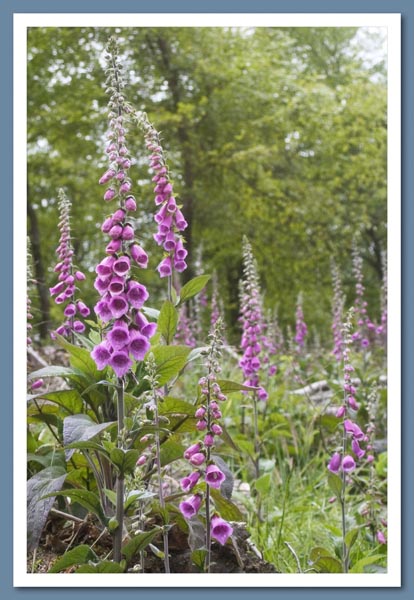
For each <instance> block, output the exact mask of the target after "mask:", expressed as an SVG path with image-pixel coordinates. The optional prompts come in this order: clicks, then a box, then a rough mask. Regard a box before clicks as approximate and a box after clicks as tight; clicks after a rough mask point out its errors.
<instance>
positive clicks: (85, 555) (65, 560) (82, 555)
mask: <svg viewBox="0 0 414 600" xmlns="http://www.w3.org/2000/svg"><path fill="white" fill-rule="evenodd" d="M97 559H98V557H97V555H96V554H95V552H94V551H93V550H92V549H91V548H90V547H89V546H87V545H86V544H82V545H80V546H77V547H76V548H73V549H72V550H69V551H68V552H66V553H65V554H64V555H63V556H62V557H61V558H59V559H58V560H57V561H56V562H55V563H54V564H53V565H52V567H51V568H50V569H49V571H48V573H60V572H61V571H64V570H65V569H67V568H69V567H73V565H83V564H85V563H87V562H88V561H89V560H92V561H96V560H97Z"/></svg>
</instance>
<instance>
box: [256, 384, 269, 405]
mask: <svg viewBox="0 0 414 600" xmlns="http://www.w3.org/2000/svg"><path fill="white" fill-rule="evenodd" d="M257 397H258V398H259V400H262V401H263V402H264V401H266V400H267V399H268V397H269V394H268V393H267V392H266V390H265V389H264V388H263V387H261V386H260V387H259V389H258V390H257Z"/></svg>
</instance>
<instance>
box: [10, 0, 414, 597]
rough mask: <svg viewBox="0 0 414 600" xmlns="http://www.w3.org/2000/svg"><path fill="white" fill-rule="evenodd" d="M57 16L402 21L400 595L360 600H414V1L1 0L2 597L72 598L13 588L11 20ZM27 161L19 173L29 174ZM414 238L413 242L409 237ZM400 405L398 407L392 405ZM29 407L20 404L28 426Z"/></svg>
mask: <svg viewBox="0 0 414 600" xmlns="http://www.w3.org/2000/svg"><path fill="white" fill-rule="evenodd" d="M42 12H45V13H49V12H50V13H57V12H78V13H82V12H84V13H85V12H88V13H93V12H117V13H122V12H134V13H139V12H142V13H145V12H152V13H153V12H160V13H163V12H176V13H185V12H193V13H194V12H217V13H220V12H222V13H223V12H254V13H260V12H271V13H278V12H280V13H285V12H289V13H299V12H311V13H322V12H326V13H338V12H347V13H373V12H375V13H380V12H383V13H401V15H402V225H401V234H402V246H401V249H402V305H401V321H402V411H403V412H402V414H403V417H402V498H403V500H402V588H401V589H397V588H396V589H390V588H375V589H368V588H365V589H359V591H358V594H360V595H361V596H363V597H364V598H367V599H371V598H372V599H374V598H387V599H389V598H394V597H395V598H399V599H401V600H403V599H405V598H408V597H411V594H412V592H413V591H414V579H413V568H412V564H413V563H412V561H413V556H414V553H413V537H414V527H413V510H412V506H413V500H414V498H413V488H414V486H413V468H412V459H413V456H414V452H413V435H412V433H413V432H412V427H413V424H414V419H413V397H414V394H413V368H412V365H413V364H414V357H413V340H414V328H413V306H414V302H413V300H414V297H413V256H414V253H413V236H412V227H413V224H414V218H413V197H414V194H413V169H412V164H413V139H414V136H413V133H414V129H413V111H412V107H413V105H414V96H413V72H414V70H413V54H412V47H413V24H414V4H413V2H412V0H375V2H374V1H372V0H347V1H345V0H290V1H289V2H286V0H198V2H197V3H196V2H194V0H151V2H149V1H148V0H147V1H145V0H117V2H116V3H115V4H114V3H112V2H111V1H110V0H59V1H56V0H55V1H52V0H14V1H13V0H9V1H7V0H0V60H1V75H2V77H1V91H0V94H1V104H0V106H1V110H0V124H1V126H0V131H1V132H2V136H1V144H0V156H1V161H0V165H1V171H2V185H1V188H0V205H1V213H0V214H1V235H0V256H1V257H2V260H1V262H0V265H1V277H2V286H1V287H2V290H1V294H0V319H1V321H0V322H1V329H0V331H1V334H0V356H1V361H0V373H1V378H0V381H1V387H0V399H1V404H2V407H1V408H2V418H1V419H0V427H1V435H0V450H1V457H2V461H3V463H2V472H1V480H2V490H3V491H2V493H1V494H0V532H1V533H0V535H1V544H0V557H1V559H0V590H1V592H2V597H3V598H5V599H6V600H9V598H11V599H16V600H17V598H19V597H20V598H21V597H24V596H27V595H29V596H30V597H32V598H34V599H39V600H40V599H41V598H42V599H43V598H46V599H47V598H50V597H52V596H53V597H54V596H55V594H58V596H59V597H60V598H62V600H66V599H67V600H69V599H70V598H71V597H72V594H73V590H71V589H65V588H58V589H57V588H41V589H40V588H36V589H31V588H25V589H19V588H13V581H12V547H13V529H12V515H13V486H12V476H13V468H12V464H13V463H12V442H13V439H12V427H11V424H12V419H13V401H12V398H13V381H12V369H13V360H12V343H13V342H12V340H13V329H12V323H13V293H12V292H13V264H12V256H13V227H12V225H13V200H12V199H13V160H12V156H13V153H12V149H13V138H12V122H13V120H12V115H13V93H12V90H13V86H12V83H13V63H12V57H13V45H12V42H13V29H12V25H13V14H14V13H42ZM24 164H25V159H24V157H22V161H21V166H22V168H24ZM410 234H411V235H410ZM393 400H394V401H395V402H398V401H399V399H398V398H395V399H393ZM23 406H24V402H23V399H22V418H23V415H24V411H23ZM114 591H115V588H112V589H102V588H99V589H93V588H77V589H76V592H75V593H76V595H78V597H80V595H81V594H82V595H83V594H87V596H88V598H91V599H94V598H96V599H98V598H108V597H110V596H112V595H113V593H114ZM118 591H119V592H120V593H121V594H122V595H123V596H124V597H126V598H127V597H129V598H133V597H135V596H136V594H145V597H150V599H151V600H159V599H163V598H167V597H168V599H169V600H178V599H179V598H180V599H182V600H186V599H187V598H188V599H190V598H191V597H192V596H193V595H194V594H196V595H197V598H198V600H204V599H206V600H207V598H208V597H209V596H210V595H211V593H214V594H216V593H217V592H219V593H220V594H223V595H225V597H226V599H228V600H233V599H236V597H237V598H239V599H240V600H242V599H244V598H246V599H247V598H248V597H250V595H251V593H252V591H253V590H252V589H251V588H250V589H243V588H237V589H229V588H226V589H224V588H218V589H215V590H214V592H212V591H211V590H210V589H199V588H197V589H194V588H182V589H178V588H176V589H162V588H150V589H149V588H145V589H142V588H140V589H138V590H137V589H131V588H122V589H117V592H118ZM254 593H255V594H256V593H257V594H258V595H259V596H260V597H261V598H263V599H265V598H269V599H270V598H271V597H272V596H273V594H278V595H279V597H281V594H282V595H283V596H282V597H283V598H284V597H287V598H290V599H292V600H296V599H299V598H302V597H305V596H306V598H308V599H309V600H313V599H315V600H316V598H318V597H332V595H334V596H335V597H336V598H340V599H342V598H343V599H345V598H347V597H348V595H349V594H351V593H353V591H351V589H349V588H347V589H336V588H333V589H329V588H311V589H301V588H256V589H255V590H254Z"/></svg>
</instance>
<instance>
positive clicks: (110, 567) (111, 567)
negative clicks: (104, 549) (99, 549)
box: [75, 560, 126, 573]
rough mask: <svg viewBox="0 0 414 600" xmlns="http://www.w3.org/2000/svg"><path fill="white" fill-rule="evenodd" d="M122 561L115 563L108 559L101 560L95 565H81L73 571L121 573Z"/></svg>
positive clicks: (122, 569)
mask: <svg viewBox="0 0 414 600" xmlns="http://www.w3.org/2000/svg"><path fill="white" fill-rule="evenodd" d="M125 566H126V565H124V564H123V562H122V561H121V563H116V562H111V561H110V560H103V561H101V562H99V563H98V564H96V565H83V566H82V567H79V569H77V570H76V571H75V573H123V572H124V571H125Z"/></svg>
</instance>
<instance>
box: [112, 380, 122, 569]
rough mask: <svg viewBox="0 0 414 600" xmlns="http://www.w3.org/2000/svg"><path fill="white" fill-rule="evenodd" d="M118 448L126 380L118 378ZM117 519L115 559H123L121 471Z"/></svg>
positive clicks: (119, 474)
mask: <svg viewBox="0 0 414 600" xmlns="http://www.w3.org/2000/svg"><path fill="white" fill-rule="evenodd" d="M117 392H118V397H117V412H118V444H117V445H118V448H120V449H121V450H123V447H124V442H123V433H124V432H123V430H124V381H123V379H121V378H118V388H117ZM116 520H117V522H118V526H117V528H116V529H115V533H114V561H115V562H120V560H121V545H122V533H123V528H124V474H123V473H122V472H119V473H118V474H117V476H116Z"/></svg>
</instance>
